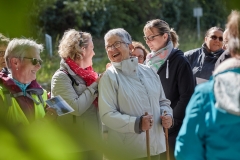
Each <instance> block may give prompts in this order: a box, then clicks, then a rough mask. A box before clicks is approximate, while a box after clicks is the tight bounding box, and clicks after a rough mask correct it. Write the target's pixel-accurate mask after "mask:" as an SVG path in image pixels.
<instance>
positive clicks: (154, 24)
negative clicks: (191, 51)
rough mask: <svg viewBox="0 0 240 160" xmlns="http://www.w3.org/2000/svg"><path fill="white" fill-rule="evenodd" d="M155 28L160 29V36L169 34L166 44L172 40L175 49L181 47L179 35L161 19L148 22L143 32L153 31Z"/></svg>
mask: <svg viewBox="0 0 240 160" xmlns="http://www.w3.org/2000/svg"><path fill="white" fill-rule="evenodd" d="M153 28H156V29H158V32H159V34H160V35H163V34H164V33H167V34H168V40H167V42H166V45H167V43H168V41H170V40H171V41H172V42H173V46H174V48H177V47H178V46H179V43H178V40H179V39H178V35H177V33H176V31H175V30H174V29H173V28H170V27H169V25H168V23H167V22H165V21H163V20H161V19H154V20H151V21H148V22H147V23H146V24H145V26H144V28H143V32H146V31H147V30H151V31H152V29H153Z"/></svg>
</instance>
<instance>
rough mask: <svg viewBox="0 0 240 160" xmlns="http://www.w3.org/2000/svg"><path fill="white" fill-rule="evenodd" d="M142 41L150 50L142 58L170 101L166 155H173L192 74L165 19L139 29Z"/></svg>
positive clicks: (192, 85) (192, 82) (189, 92)
mask: <svg viewBox="0 0 240 160" xmlns="http://www.w3.org/2000/svg"><path fill="white" fill-rule="evenodd" d="M143 32H144V40H145V41H146V44H147V45H148V47H149V49H150V50H151V53H150V54H148V55H147V57H146V65H148V66H150V67H151V68H152V69H153V70H154V71H155V72H156V73H157V74H158V75H159V77H160V80H161V83H162V86H163V89H164V92H165V95H166V98H167V99H169V100H170V101H171V107H172V109H173V119H174V126H173V127H172V128H170V129H169V132H168V140H169V148H170V156H171V159H174V158H173V152H174V146H175V141H176V137H177V135H178V132H179V130H180V127H181V125H182V121H183V118H184V116H185V109H186V106H187V104H188V101H189V99H190V98H191V95H192V93H193V91H194V86H195V85H194V80H193V74H192V70H191V67H190V64H189V63H188V61H187V59H186V58H185V57H184V56H183V52H182V51H181V50H179V49H177V47H178V45H179V44H178V35H177V33H176V32H175V31H174V30H173V29H171V28H170V27H169V25H168V23H167V22H165V21H163V20H160V19H154V20H151V21H148V22H147V23H146V25H145V26H144V29H143Z"/></svg>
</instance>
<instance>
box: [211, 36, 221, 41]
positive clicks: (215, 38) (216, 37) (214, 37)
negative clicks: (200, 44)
mask: <svg viewBox="0 0 240 160" xmlns="http://www.w3.org/2000/svg"><path fill="white" fill-rule="evenodd" d="M210 38H211V39H213V40H217V39H218V40H219V41H220V42H222V41H223V37H218V36H215V35H213V36H211V37H210Z"/></svg>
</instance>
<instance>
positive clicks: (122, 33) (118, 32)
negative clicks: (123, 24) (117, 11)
mask: <svg viewBox="0 0 240 160" xmlns="http://www.w3.org/2000/svg"><path fill="white" fill-rule="evenodd" d="M111 36H118V37H120V38H121V40H122V41H123V42H125V43H127V44H131V43H132V37H131V36H130V34H129V33H128V32H127V31H126V30H124V29H123V28H116V29H111V30H109V31H108V32H107V33H106V34H105V36H104V40H105V44H106V41H107V39H109V37H111Z"/></svg>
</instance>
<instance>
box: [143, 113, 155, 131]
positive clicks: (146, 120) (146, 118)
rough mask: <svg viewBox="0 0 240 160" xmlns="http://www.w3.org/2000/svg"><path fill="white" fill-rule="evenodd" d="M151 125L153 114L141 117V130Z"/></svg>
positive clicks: (149, 127)
mask: <svg viewBox="0 0 240 160" xmlns="http://www.w3.org/2000/svg"><path fill="white" fill-rule="evenodd" d="M152 126H153V116H152V115H146V116H143V117H142V130H143V131H146V130H149V129H151V128H152Z"/></svg>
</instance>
